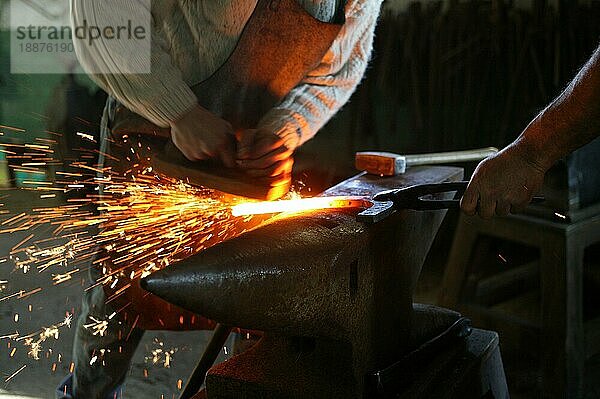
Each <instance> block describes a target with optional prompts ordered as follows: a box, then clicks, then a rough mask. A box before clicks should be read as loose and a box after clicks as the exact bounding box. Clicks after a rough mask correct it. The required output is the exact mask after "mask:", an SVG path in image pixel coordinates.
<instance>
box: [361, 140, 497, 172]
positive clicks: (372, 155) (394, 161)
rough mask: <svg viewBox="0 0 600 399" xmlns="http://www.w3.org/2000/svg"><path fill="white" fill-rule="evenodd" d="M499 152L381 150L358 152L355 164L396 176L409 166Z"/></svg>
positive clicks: (466, 159) (478, 158)
mask: <svg viewBox="0 0 600 399" xmlns="http://www.w3.org/2000/svg"><path fill="white" fill-rule="evenodd" d="M497 152H498V149H497V148H495V147H487V148H480V149H477V150H466V151H452V152H439V153H431V154H413V155H399V154H394V153H392V152H380V151H368V152H357V153H356V157H355V165H356V169H358V170H362V171H366V172H368V173H370V174H373V175H379V176H396V175H398V174H402V173H405V172H406V168H407V167H408V166H418V165H439V164H448V163H454V162H471V161H481V160H483V159H485V158H487V157H489V156H491V155H494V154H496V153H497Z"/></svg>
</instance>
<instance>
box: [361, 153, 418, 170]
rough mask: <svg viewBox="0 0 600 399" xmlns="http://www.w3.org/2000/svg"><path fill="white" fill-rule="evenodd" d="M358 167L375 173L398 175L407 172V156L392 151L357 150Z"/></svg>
mask: <svg viewBox="0 0 600 399" xmlns="http://www.w3.org/2000/svg"><path fill="white" fill-rule="evenodd" d="M355 164H356V169H358V170H366V171H368V172H369V173H371V174H373V175H380V176H396V175H398V174H401V173H404V172H406V157H404V156H402V155H398V154H394V153H391V152H381V151H377V152H370V151H366V152H357V153H356V158H355Z"/></svg>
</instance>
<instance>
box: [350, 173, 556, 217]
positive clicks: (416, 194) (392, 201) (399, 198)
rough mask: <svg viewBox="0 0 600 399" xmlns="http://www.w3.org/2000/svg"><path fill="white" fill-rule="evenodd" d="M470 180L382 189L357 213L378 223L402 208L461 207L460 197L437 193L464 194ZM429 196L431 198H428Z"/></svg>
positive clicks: (537, 198)
mask: <svg viewBox="0 0 600 399" xmlns="http://www.w3.org/2000/svg"><path fill="white" fill-rule="evenodd" d="M468 184H469V182H468V181H459V182H447V183H438V184H419V185H416V186H410V187H404V188H398V189H394V190H387V191H382V192H380V193H378V194H376V195H375V196H374V197H373V206H371V207H370V208H367V209H365V210H364V211H362V212H360V213H359V214H358V215H357V219H358V220H359V221H361V222H365V223H377V222H379V221H381V220H383V219H385V218H386V217H388V216H390V215H391V214H393V213H394V212H396V211H397V210H400V209H412V210H415V211H433V210H440V209H459V208H460V199H437V198H434V197H433V196H434V195H435V194H443V193H449V192H456V193H457V194H460V196H461V197H462V195H463V194H464V192H465V190H466V189H467V186H468ZM428 196H429V198H427V197H428ZM543 201H544V197H534V198H533V200H532V202H533V203H539V202H543Z"/></svg>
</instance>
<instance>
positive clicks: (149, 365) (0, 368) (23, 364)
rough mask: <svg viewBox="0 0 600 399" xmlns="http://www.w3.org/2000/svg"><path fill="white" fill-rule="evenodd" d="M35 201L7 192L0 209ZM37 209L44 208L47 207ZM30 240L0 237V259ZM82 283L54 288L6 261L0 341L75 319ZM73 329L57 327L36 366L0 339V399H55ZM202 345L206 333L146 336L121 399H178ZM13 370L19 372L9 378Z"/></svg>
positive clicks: (23, 350)
mask: <svg viewBox="0 0 600 399" xmlns="http://www.w3.org/2000/svg"><path fill="white" fill-rule="evenodd" d="M37 200H38V197H37V196H33V195H30V194H28V193H23V192H17V193H14V192H11V193H10V196H9V197H8V198H6V199H4V200H3V202H4V203H5V205H4V207H3V208H1V209H10V210H11V211H14V212H17V211H20V209H24V208H25V207H28V208H33V207H34V206H35V204H36V202H37ZM41 204H43V205H44V206H47V205H48V203H47V201H46V202H43V203H40V205H41ZM29 234H30V233H29V232H24V233H13V234H0V259H1V258H4V257H6V256H7V254H8V253H9V252H10V250H11V248H13V246H15V245H16V244H17V243H19V242H20V241H21V240H23V239H24V238H26V237H27V236H28V235H29ZM44 234H49V233H43V232H38V233H37V234H36V238H39V239H41V238H43V237H42V236H43V235H44ZM82 278H83V276H82V277H78V278H74V279H73V280H71V281H69V282H66V283H63V284H60V285H58V286H53V285H52V275H51V274H50V273H48V274H45V273H42V274H39V273H37V272H36V271H35V270H30V271H29V272H28V273H26V274H24V273H23V272H21V271H15V270H14V264H11V263H10V261H9V262H4V263H0V281H8V282H7V283H2V284H0V287H2V286H4V288H2V289H1V290H0V300H1V301H0V337H4V336H7V335H11V334H14V333H17V332H18V333H19V334H20V336H25V335H27V334H30V333H34V332H38V331H40V330H41V329H42V328H44V327H50V326H53V325H56V324H58V323H60V322H62V321H63V320H64V319H65V316H66V314H67V312H68V313H69V314H73V315H74V318H76V317H77V316H78V314H79V309H80V302H81V295H82V292H83V287H84V284H85V282H84V281H82ZM38 287H39V288H42V291H40V292H39V293H36V294H33V295H31V296H29V297H26V298H22V299H19V298H9V299H4V300H2V298H3V297H6V296H8V295H10V294H12V293H15V292H19V291H20V290H23V291H25V292H29V291H31V290H33V289H36V288H38ZM73 321H74V319H73ZM74 324H75V323H74V322H73V324H72V326H71V328H68V327H67V326H63V327H60V328H59V337H58V339H54V337H52V338H49V339H47V340H46V341H45V342H43V343H42V350H41V352H40V359H39V360H34V359H32V358H31V357H30V356H28V350H29V348H28V347H26V346H25V345H24V344H23V343H24V341H19V342H14V341H13V340H9V339H7V338H4V339H0V378H1V380H0V399H4V398H43V399H50V398H53V397H54V390H55V388H56V386H57V385H58V384H59V382H60V381H61V379H62V378H63V377H64V376H65V375H67V373H68V372H69V367H70V365H71V348H72V342H73V334H74ZM207 339H208V333H205V332H179V333H173V332H162V331H153V332H147V333H146V334H145V336H144V339H143V341H142V343H141V345H140V347H139V348H138V350H137V352H136V356H135V358H134V359H133V363H132V366H131V369H130V372H129V376H128V377H127V380H126V383H125V390H124V397H125V398H149V399H150V398H156V399H163V398H164V399H168V398H177V397H178V395H179V392H180V390H179V388H178V381H179V380H182V382H181V384H182V385H185V382H186V379H187V377H188V376H189V374H190V372H191V370H192V369H193V368H194V366H195V364H196V362H197V361H198V359H199V358H200V354H201V351H202V349H203V347H204V345H205V343H206V341H207ZM161 348H162V349H166V350H169V349H175V350H176V352H175V353H174V354H173V360H172V362H171V365H170V368H165V367H164V362H159V363H157V364H153V361H152V357H153V356H152V351H153V350H155V349H161ZM225 351H227V349H224V351H223V357H225V354H224V352H225ZM228 353H229V352H228ZM18 370H21V371H20V372H19V373H18V374H16V375H15V376H13V377H12V378H10V377H11V375H13V373H15V372H17V371H18ZM146 373H147V376H145V374H146ZM7 380H8V381H7Z"/></svg>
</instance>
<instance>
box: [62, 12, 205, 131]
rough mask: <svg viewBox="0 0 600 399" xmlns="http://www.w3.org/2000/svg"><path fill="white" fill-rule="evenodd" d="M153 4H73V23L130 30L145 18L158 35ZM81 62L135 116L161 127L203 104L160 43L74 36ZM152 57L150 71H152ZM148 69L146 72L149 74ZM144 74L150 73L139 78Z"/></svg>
mask: <svg viewBox="0 0 600 399" xmlns="http://www.w3.org/2000/svg"><path fill="white" fill-rule="evenodd" d="M150 15H151V10H150V1H149V0H101V1H98V0H71V23H72V26H73V28H74V29H75V28H76V27H81V26H101V27H106V26H127V25H128V21H129V20H132V19H133V20H134V21H141V20H143V19H144V18H145V21H146V23H145V25H147V30H149V31H147V34H148V35H152V29H151V22H150V21H151V19H150ZM73 41H74V44H75V51H76V53H77V57H78V58H79V61H80V63H81V65H82V67H83V68H84V69H85V70H86V72H87V73H88V74H89V75H90V77H91V78H92V79H93V80H94V81H95V82H96V83H97V84H98V85H99V86H100V87H101V88H102V89H104V90H105V91H106V92H107V93H109V94H110V95H112V96H113V97H115V98H116V99H117V100H119V102H121V103H123V104H124V105H125V106H126V107H127V108H129V109H130V110H131V111H133V112H135V113H137V114H139V115H141V116H143V117H145V118H146V119H148V120H150V121H151V122H153V123H155V124H156V125H158V126H161V127H168V126H169V123H170V122H173V121H175V120H177V119H179V118H180V117H182V116H183V115H184V114H185V113H186V112H187V111H189V110H190V109H191V108H192V107H193V106H194V105H195V104H197V103H198V100H197V98H196V95H195V94H194V93H193V92H192V90H191V89H190V88H189V87H188V85H187V84H186V83H185V82H184V80H183V78H182V75H181V71H180V70H179V69H178V68H177V67H176V66H175V65H173V63H172V62H171V57H170V55H169V54H168V52H167V51H165V49H164V47H163V46H164V43H162V42H161V40H160V38H159V37H150V38H149V40H148V41H147V44H146V45H140V44H139V43H136V41H134V40H108V39H98V40H94V41H92V43H91V44H90V41H89V40H84V39H81V38H78V37H77V35H74V36H73ZM148 57H150V59H149V63H150V65H149V66H150V68H147V67H146V66H147V65H148V62H147V61H148ZM144 69H146V71H144ZM140 70H142V71H144V72H149V73H137V72H139V71H140Z"/></svg>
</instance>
